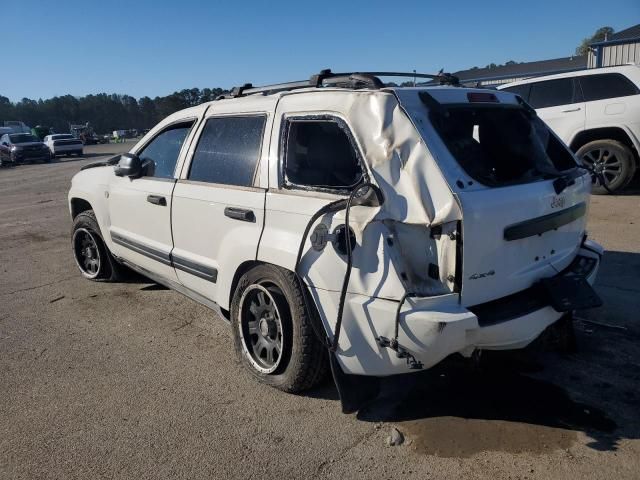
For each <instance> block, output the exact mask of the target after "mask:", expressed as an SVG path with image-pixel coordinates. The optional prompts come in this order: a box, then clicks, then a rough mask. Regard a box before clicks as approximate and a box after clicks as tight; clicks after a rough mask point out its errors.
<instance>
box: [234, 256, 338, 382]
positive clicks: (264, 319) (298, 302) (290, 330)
mask: <svg viewBox="0 0 640 480" xmlns="http://www.w3.org/2000/svg"><path fill="white" fill-rule="evenodd" d="M303 295H304V292H303V291H302V289H301V288H300V284H299V283H298V281H297V279H296V277H295V275H294V274H293V273H292V272H289V271H286V270H283V269H281V268H279V267H276V266H274V265H268V264H265V265H259V266H257V267H254V268H253V269H251V270H249V271H248V272H247V273H245V274H244V275H243V276H242V278H241V279H240V281H239V282H238V286H237V288H236V290H235V292H234V296H233V301H232V304H231V324H232V325H231V326H232V333H233V339H234V345H235V349H236V353H237V355H238V358H239V359H240V362H241V363H242V365H243V366H244V367H245V368H246V369H247V370H248V371H249V372H250V373H251V375H253V376H254V377H255V378H257V379H258V380H259V381H260V382H262V383H265V384H267V385H270V386H272V387H275V388H277V389H279V390H282V391H285V392H290V393H296V392H301V391H304V390H308V389H309V388H311V387H313V386H314V385H316V384H317V383H318V382H320V381H321V380H322V379H323V378H324V375H325V373H326V371H327V360H328V357H327V352H326V349H325V348H324V346H323V345H322V343H321V342H320V341H319V340H318V338H317V337H316V335H315V333H314V329H313V325H312V323H311V322H313V321H316V318H315V317H314V316H313V314H314V312H307V311H306V308H305V301H304V297H303Z"/></svg>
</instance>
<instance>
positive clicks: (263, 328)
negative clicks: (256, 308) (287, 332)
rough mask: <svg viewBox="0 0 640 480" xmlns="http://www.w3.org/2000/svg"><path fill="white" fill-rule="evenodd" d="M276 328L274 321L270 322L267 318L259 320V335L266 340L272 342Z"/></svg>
mask: <svg viewBox="0 0 640 480" xmlns="http://www.w3.org/2000/svg"><path fill="white" fill-rule="evenodd" d="M277 331H278V327H277V325H276V322H275V321H274V320H270V319H269V318H268V317H267V316H264V317H262V318H261V319H260V334H261V335H262V336H263V337H264V338H265V339H267V340H273V338H274V337H275V335H276V333H277Z"/></svg>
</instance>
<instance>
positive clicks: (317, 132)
mask: <svg viewBox="0 0 640 480" xmlns="http://www.w3.org/2000/svg"><path fill="white" fill-rule="evenodd" d="M347 132H348V129H347V126H346V124H345V123H344V122H342V121H341V120H338V119H335V118H326V119H324V118H321V119H317V120H316V119H314V120H307V119H304V120H302V119H301V120H297V119H295V120H289V121H288V122H287V124H286V131H285V135H286V138H285V142H286V150H285V157H284V172H285V179H286V181H287V182H288V183H289V184H294V185H298V186H306V187H314V188H318V189H328V190H350V189H351V188H353V187H354V186H355V185H357V184H358V183H360V181H361V180H362V178H363V175H364V173H363V170H362V167H361V165H360V162H359V159H358V154H357V152H356V150H355V148H354V145H353V143H352V142H351V139H350V134H348V133H347Z"/></svg>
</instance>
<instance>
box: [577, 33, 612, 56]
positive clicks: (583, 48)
mask: <svg viewBox="0 0 640 480" xmlns="http://www.w3.org/2000/svg"><path fill="white" fill-rule="evenodd" d="M614 32H615V30H614V29H613V28H611V27H600V28H599V29H597V30H596V32H595V33H594V34H593V35H591V36H590V37H587V38H585V39H583V40H582V42H581V43H580V45H578V46H577V47H576V55H586V54H587V53H588V52H589V45H591V44H592V43H595V42H602V41H603V40H605V39H606V38H610V37H611V35H613V33H614Z"/></svg>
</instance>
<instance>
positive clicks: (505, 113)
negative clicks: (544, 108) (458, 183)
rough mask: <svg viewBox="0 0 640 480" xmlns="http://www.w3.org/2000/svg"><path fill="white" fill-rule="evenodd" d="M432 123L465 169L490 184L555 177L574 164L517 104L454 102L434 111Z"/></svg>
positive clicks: (541, 125) (538, 122) (540, 124)
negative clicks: (509, 105)
mask: <svg viewBox="0 0 640 480" xmlns="http://www.w3.org/2000/svg"><path fill="white" fill-rule="evenodd" d="M431 122H432V123H433V125H434V127H435V129H436V131H437V132H438V134H439V135H440V137H441V138H442V140H443V141H444V143H445V145H446V146H447V148H448V150H449V152H450V153H451V155H452V156H453V157H454V158H455V159H456V160H457V162H458V163H459V164H460V166H461V167H462V168H463V169H464V170H465V171H466V172H467V174H468V175H469V176H471V177H472V178H474V179H475V180H477V181H479V182H480V183H482V184H484V185H487V186H490V187H499V186H505V185H513V184H519V183H530V182H534V181H537V180H541V179H545V178H553V177H556V176H558V175H559V174H560V172H562V171H565V170H569V169H571V168H575V167H576V162H575V160H574V159H573V156H572V155H571V153H570V152H569V151H568V150H567V148H566V147H565V146H564V145H563V144H562V143H561V142H560V141H559V140H558V139H557V138H556V137H555V136H554V135H553V134H552V133H551V132H550V130H549V128H548V127H547V126H546V125H545V123H544V122H543V121H542V120H540V119H539V118H538V116H537V115H535V113H533V112H529V111H527V110H526V109H524V108H521V107H508V106H483V107H476V106H466V105H465V106H456V107H453V106H452V107H450V108H447V109H446V110H445V111H444V112H432V114H431Z"/></svg>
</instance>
